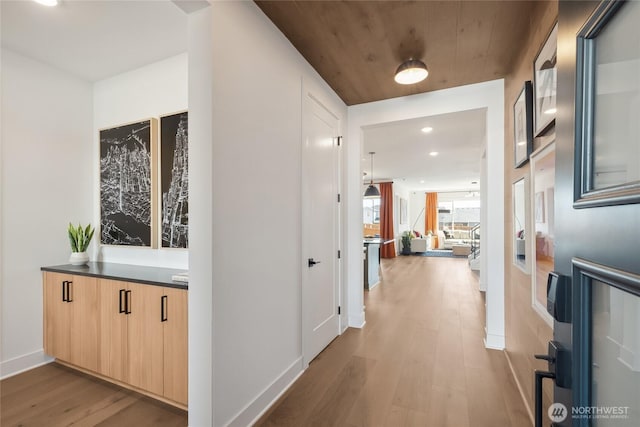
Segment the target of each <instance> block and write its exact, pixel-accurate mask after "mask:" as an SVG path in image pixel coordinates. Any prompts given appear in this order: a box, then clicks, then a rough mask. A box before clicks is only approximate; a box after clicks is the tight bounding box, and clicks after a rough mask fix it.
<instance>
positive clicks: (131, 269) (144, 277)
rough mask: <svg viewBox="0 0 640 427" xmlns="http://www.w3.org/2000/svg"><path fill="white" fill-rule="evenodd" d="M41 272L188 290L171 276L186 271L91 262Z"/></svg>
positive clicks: (186, 285) (50, 268) (61, 266)
mask: <svg viewBox="0 0 640 427" xmlns="http://www.w3.org/2000/svg"><path fill="white" fill-rule="evenodd" d="M40 270H42V271H51V272H54V273H66V274H75V275H78V276H89V277H99V278H103V279H111V280H122V281H125V282H134V283H142V284H146V285H155V286H165V287H169V288H178V289H188V284H187V283H185V282H176V281H174V280H171V276H173V275H174V274H179V273H184V271H185V270H179V269H174V268H161V267H148V266H140V265H129V264H116V263H110V262H89V263H87V265H71V264H64V265H54V266H48V267H41V268H40Z"/></svg>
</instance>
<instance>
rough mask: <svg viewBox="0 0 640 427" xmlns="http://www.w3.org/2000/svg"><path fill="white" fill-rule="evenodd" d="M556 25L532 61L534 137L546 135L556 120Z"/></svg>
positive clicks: (556, 24)
mask: <svg viewBox="0 0 640 427" xmlns="http://www.w3.org/2000/svg"><path fill="white" fill-rule="evenodd" d="M557 51H558V23H557V22H556V23H555V24H554V25H553V28H552V29H551V32H550V33H549V35H548V36H547V38H546V39H545V42H544V43H543V45H542V47H541V48H540V51H539V52H538V54H537V55H536V59H535V60H534V61H533V87H534V123H535V125H534V135H535V136H541V135H543V134H544V133H546V132H547V131H548V130H549V129H550V128H551V126H552V125H553V124H554V123H555V120H556V89H557V83H558V77H557V70H558V66H557V58H558V55H557Z"/></svg>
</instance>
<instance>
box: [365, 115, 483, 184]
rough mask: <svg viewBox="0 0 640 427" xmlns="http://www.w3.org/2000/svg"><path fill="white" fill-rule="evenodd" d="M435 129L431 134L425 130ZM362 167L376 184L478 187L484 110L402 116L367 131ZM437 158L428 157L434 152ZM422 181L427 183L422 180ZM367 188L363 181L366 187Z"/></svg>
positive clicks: (366, 129) (367, 177)
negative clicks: (415, 117) (371, 154)
mask: <svg viewBox="0 0 640 427" xmlns="http://www.w3.org/2000/svg"><path fill="white" fill-rule="evenodd" d="M427 126H429V127H432V128H433V131H431V132H430V133H423V132H422V131H421V129H422V128H424V127H427ZM363 133H364V143H363V150H362V151H363V158H362V161H361V165H362V170H363V171H364V172H366V173H367V176H366V180H363V182H365V181H366V182H368V180H369V178H370V169H371V156H370V155H369V154H367V153H369V152H370V151H375V153H376V154H375V155H374V158H373V174H374V175H373V179H374V182H380V181H390V180H393V181H394V182H397V183H400V184H402V185H403V186H405V187H407V188H408V189H409V190H410V191H423V190H424V191H461V190H474V191H480V185H479V184H471V182H472V181H476V182H479V181H480V160H481V156H482V147H483V145H484V142H485V138H486V109H477V110H468V111H460V112H456V113H449V114H442V115H438V116H430V117H422V118H418V119H411V120H402V121H399V122H392V123H385V124H380V125H374V126H369V127H366V128H365V129H363ZM433 151H435V152H437V153H438V155H437V156H430V155H429V153H430V152H433ZM421 181H424V183H421ZM363 189H364V185H363Z"/></svg>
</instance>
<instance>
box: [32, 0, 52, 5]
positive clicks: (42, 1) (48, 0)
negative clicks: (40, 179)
mask: <svg viewBox="0 0 640 427" xmlns="http://www.w3.org/2000/svg"><path fill="white" fill-rule="evenodd" d="M33 1H35V2H36V3H40V4H41V5H44V6H57V5H58V0H33Z"/></svg>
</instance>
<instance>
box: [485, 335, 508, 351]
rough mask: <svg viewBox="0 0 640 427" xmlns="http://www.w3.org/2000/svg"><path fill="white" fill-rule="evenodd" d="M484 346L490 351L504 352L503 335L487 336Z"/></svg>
mask: <svg viewBox="0 0 640 427" xmlns="http://www.w3.org/2000/svg"><path fill="white" fill-rule="evenodd" d="M484 346H485V347H486V348H490V349H492V350H504V346H505V342H504V335H495V334H487V335H486V338H485V339H484Z"/></svg>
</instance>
